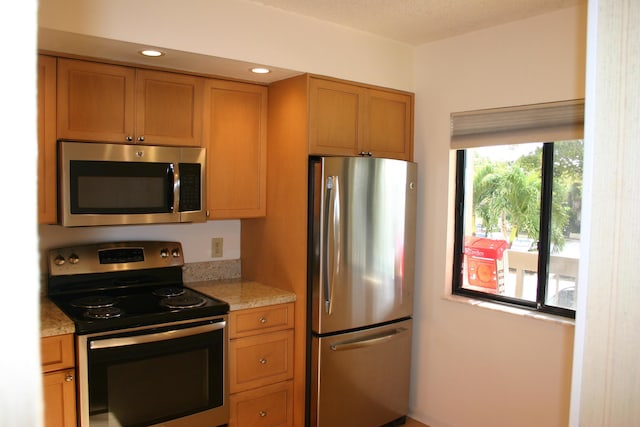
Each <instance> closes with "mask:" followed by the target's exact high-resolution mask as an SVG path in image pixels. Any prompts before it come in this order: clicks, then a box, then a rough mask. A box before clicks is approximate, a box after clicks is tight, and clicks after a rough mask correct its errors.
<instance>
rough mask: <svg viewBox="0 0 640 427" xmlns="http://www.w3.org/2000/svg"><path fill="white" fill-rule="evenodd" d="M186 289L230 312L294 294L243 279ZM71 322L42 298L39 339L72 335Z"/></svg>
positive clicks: (192, 285)
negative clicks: (221, 304)
mask: <svg viewBox="0 0 640 427" xmlns="http://www.w3.org/2000/svg"><path fill="white" fill-rule="evenodd" d="M184 285H185V286H186V287H188V288H191V289H194V290H196V291H199V292H202V293H203V294H205V295H208V296H211V297H213V298H217V299H220V300H222V301H225V302H227V303H228V304H229V310H230V311H236V310H244V309H248V308H257V307H264V306H268V305H275V304H285V303H289V302H294V301H295V300H296V295H295V293H293V292H291V291H287V290H284V289H280V288H276V287H273V286H268V285H264V284H262V283H259V282H254V281H250V280H244V279H224V280H203V281H197V282H187V283H185V284H184ZM74 332H75V327H74V325H73V321H72V320H71V319H69V317H67V315H65V314H64V313H63V312H62V310H60V309H59V308H58V306H56V305H55V304H54V303H53V302H52V301H51V300H49V299H48V298H47V297H46V296H43V297H42V298H41V300H40V336H41V337H42V338H44V337H49V336H54V335H64V334H72V333H74Z"/></svg>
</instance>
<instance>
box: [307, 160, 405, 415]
mask: <svg viewBox="0 0 640 427" xmlns="http://www.w3.org/2000/svg"><path fill="white" fill-rule="evenodd" d="M309 171H310V200H309V227H310V233H309V236H310V237H309V238H310V241H309V251H310V252H309V272H310V274H309V298H310V306H311V309H310V310H309V313H310V319H309V325H310V333H309V336H310V337H311V338H310V342H309V353H308V354H309V356H308V357H309V366H310V375H309V378H310V382H309V393H308V395H309V397H310V405H309V407H310V409H309V425H310V426H312V427H329V426H331V427H340V426H345V427H347V426H353V425H363V426H364V425H366V426H367V427H376V426H380V425H384V424H388V423H391V422H394V421H396V420H398V419H402V418H403V417H405V416H406V412H407V410H408V387H409V366H410V362H411V360H410V354H411V323H412V320H411V316H412V313H413V287H414V282H413V280H414V269H415V264H414V263H415V261H414V252H415V222H416V218H415V215H416V188H415V186H416V182H417V165H416V164H415V163H411V162H404V161H400V160H391V159H379V158H370V157H318V158H312V159H311V161H310V168H309Z"/></svg>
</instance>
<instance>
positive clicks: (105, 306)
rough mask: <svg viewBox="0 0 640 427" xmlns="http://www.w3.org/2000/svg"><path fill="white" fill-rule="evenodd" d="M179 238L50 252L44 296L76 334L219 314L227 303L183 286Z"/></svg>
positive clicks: (225, 307)
mask: <svg viewBox="0 0 640 427" xmlns="http://www.w3.org/2000/svg"><path fill="white" fill-rule="evenodd" d="M183 265H184V259H183V256H182V247H181V245H180V243H178V242H123V243H105V244H94V245H85V246H77V247H71V248H60V249H53V250H51V251H49V277H48V282H47V296H48V297H49V299H51V300H52V301H53V302H54V303H55V304H56V305H58V307H60V309H61V310H62V311H64V312H65V313H66V314H67V315H68V316H69V317H70V318H71V319H72V320H73V321H74V324H75V329H76V334H87V333H91V332H98V331H111V330H119V329H124V328H131V327H138V326H144V325H159V324H165V323H171V322H177V321H183V320H193V319H200V318H205V317H211V316H219V315H222V314H226V313H227V312H228V311H229V305H228V304H227V303H226V302H224V301H220V300H218V299H216V298H212V297H210V296H208V295H205V294H202V293H200V292H197V291H195V290H193V289H190V288H188V287H185V286H184V284H183V282H182V267H183Z"/></svg>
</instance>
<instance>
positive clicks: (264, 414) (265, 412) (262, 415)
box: [258, 411, 267, 418]
mask: <svg viewBox="0 0 640 427" xmlns="http://www.w3.org/2000/svg"><path fill="white" fill-rule="evenodd" d="M258 414H259V415H260V416H261V417H262V418H264V417H266V416H267V411H260V412H258Z"/></svg>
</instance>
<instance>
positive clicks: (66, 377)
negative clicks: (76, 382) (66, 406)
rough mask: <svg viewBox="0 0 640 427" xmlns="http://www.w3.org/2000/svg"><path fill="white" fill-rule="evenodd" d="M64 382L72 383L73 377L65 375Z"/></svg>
mask: <svg viewBox="0 0 640 427" xmlns="http://www.w3.org/2000/svg"><path fill="white" fill-rule="evenodd" d="M64 380H65V381H66V382H68V383H70V382H71V381H73V375H71V374H67V375H66V376H65V377H64Z"/></svg>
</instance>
